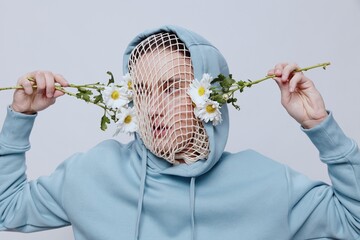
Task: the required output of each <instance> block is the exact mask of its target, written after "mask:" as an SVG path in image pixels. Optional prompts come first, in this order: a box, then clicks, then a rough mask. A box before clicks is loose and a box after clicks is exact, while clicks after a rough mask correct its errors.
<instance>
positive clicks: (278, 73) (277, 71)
mask: <svg viewBox="0 0 360 240" xmlns="http://www.w3.org/2000/svg"><path fill="white" fill-rule="evenodd" d="M286 65H287V63H278V64H276V65H275V68H274V75H275V76H277V77H281V76H282V72H283V69H284V67H285V66H286Z"/></svg>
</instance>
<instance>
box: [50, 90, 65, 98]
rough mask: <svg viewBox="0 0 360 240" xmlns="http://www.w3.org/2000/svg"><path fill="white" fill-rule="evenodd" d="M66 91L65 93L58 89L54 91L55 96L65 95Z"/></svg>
mask: <svg viewBox="0 0 360 240" xmlns="http://www.w3.org/2000/svg"><path fill="white" fill-rule="evenodd" d="M64 94H65V93H63V92H62V91H59V90H56V91H55V92H54V96H53V97H54V98H58V97H60V96H63V95H64Z"/></svg>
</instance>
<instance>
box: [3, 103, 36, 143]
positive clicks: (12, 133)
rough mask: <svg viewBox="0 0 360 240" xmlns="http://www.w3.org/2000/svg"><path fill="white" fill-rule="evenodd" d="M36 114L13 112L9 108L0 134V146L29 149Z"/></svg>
mask: <svg viewBox="0 0 360 240" xmlns="http://www.w3.org/2000/svg"><path fill="white" fill-rule="evenodd" d="M36 116H37V114H34V115H27V114H22V113H18V112H15V111H14V110H12V108H11V107H10V106H9V107H8V108H7V115H6V118H5V121H4V125H3V127H2V130H1V132H0V145H3V146H6V147H10V148H14V149H25V150H27V149H29V148H30V141H29V137H30V133H31V130H32V128H33V125H34V121H35V118H36Z"/></svg>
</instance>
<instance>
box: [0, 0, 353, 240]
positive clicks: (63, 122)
mask: <svg viewBox="0 0 360 240" xmlns="http://www.w3.org/2000/svg"><path fill="white" fill-rule="evenodd" d="M359 23H360V2H359V1H358V0H344V1H339V0H302V1H295V0H274V1H269V0H251V1H235V0H234V1H226V0H222V1H209V0H207V1H205V0H202V1H196V0H183V1H176V2H175V1H168V0H166V1H165V0H163V1H160V0H155V1H142V2H141V1H125V0H123V1H115V0H113V1H111V0H103V1H85V0H81V1H74V0H62V1H46V0H32V1H29V0H12V1H5V0H0V34H1V35H0V69H1V74H0V87H5V86H11V85H14V84H15V83H16V81H17V78H18V77H19V76H21V75H23V74H25V73H27V72H30V71H33V70H38V69H45V70H51V71H54V72H56V73H61V74H63V75H64V76H65V77H66V78H67V79H68V81H69V82H72V83H90V82H95V81H106V80H107V75H106V71H107V70H111V71H112V72H113V73H114V75H115V77H117V78H120V76H121V75H122V72H121V65H122V53H123V51H124V49H125V47H126V45H127V44H128V42H129V41H130V40H131V39H132V38H133V37H134V36H135V35H136V34H137V33H139V32H142V31H143V30H144V29H147V28H153V27H158V26H160V25H164V24H176V25H181V26H184V27H187V28H189V29H192V30H194V31H195V32H198V33H199V34H201V35H203V36H204V37H206V38H207V39H209V40H210V41H211V42H212V43H213V44H214V45H215V46H217V47H218V48H219V49H220V51H221V52H222V53H223V54H224V56H225V58H226V59H227V60H228V63H229V66H230V69H231V72H232V73H233V75H234V77H236V78H237V79H243V80H246V79H248V78H250V79H253V80H254V79H258V78H261V77H263V76H264V75H265V74H266V72H267V70H268V69H270V68H271V67H272V66H273V65H274V64H276V63H277V62H283V61H290V62H297V63H299V64H300V66H308V65H313V64H316V63H320V62H325V61H330V62H331V63H332V65H331V66H330V67H329V68H328V70H326V71H323V70H321V69H317V70H312V71H310V72H308V73H307V75H308V76H309V77H310V78H312V79H313V80H314V81H315V83H316V85H317V87H318V89H319V90H320V91H321V93H322V94H323V97H324V99H325V102H326V106H327V108H328V109H330V110H332V111H333V112H334V115H335V117H336V119H337V121H338V122H339V123H340V125H341V126H342V128H343V129H344V131H345V132H346V133H347V134H348V135H349V136H350V137H352V138H354V139H355V140H356V141H357V142H360V128H359V123H360V109H359V103H360V94H359V89H360V74H359V69H360V68H359V67H360V47H359V43H360V27H359ZM11 99H12V92H11V91H8V92H0V122H2V121H3V119H4V117H5V113H6V107H7V105H8V104H10V103H11ZM239 99H240V104H241V107H242V109H241V111H239V112H238V111H235V110H231V131H230V136H229V141H228V146H227V150H229V151H241V150H244V149H247V148H253V149H256V150H258V151H260V152H261V153H263V154H265V155H267V156H269V157H271V158H273V159H276V160H277V161H280V162H283V163H285V164H288V165H290V166H291V167H293V168H295V169H296V170H298V171H300V172H303V173H304V174H306V175H308V176H309V177H311V178H313V179H320V180H323V181H326V182H328V181H329V180H328V177H327V173H326V167H325V166H324V165H323V164H322V163H321V162H320V161H319V160H318V154H317V151H316V150H315V148H314V147H313V146H312V145H311V143H310V141H309V140H308V139H307V138H306V136H305V135H304V134H303V133H302V132H301V131H300V130H299V126H298V124H297V123H296V122H295V121H293V120H292V119H291V118H290V117H288V115H287V113H286V112H285V110H284V109H283V108H282V106H281V104H280V101H279V91H278V88H277V86H276V84H275V83H274V82H273V81H271V80H269V81H268V82H265V83H262V84H261V85H257V86H254V87H253V88H252V89H246V92H245V93H244V94H242V95H241V96H239ZM101 114H102V111H101V109H98V108H97V107H96V106H92V105H88V104H86V103H83V102H80V101H78V100H75V99H72V98H71V97H68V96H65V97H63V98H61V99H59V100H58V102H57V104H56V105H54V106H52V107H51V108H49V109H48V110H47V111H44V112H41V113H40V114H39V116H38V119H37V121H36V125H35V127H34V130H33V134H32V136H31V142H32V149H31V151H30V152H29V153H28V154H27V157H28V161H27V164H28V172H27V173H28V177H29V178H30V179H34V178H37V177H38V176H40V175H47V174H50V173H51V172H52V171H53V170H54V168H55V167H56V166H57V165H58V164H59V163H60V162H62V161H63V160H64V159H65V158H67V157H68V156H70V155H71V154H73V153H74V152H78V151H86V150H87V149H89V148H91V147H92V146H94V145H95V144H97V143H98V142H99V141H101V140H104V139H107V138H110V137H111V136H112V132H113V130H114V128H111V129H110V130H109V131H107V132H102V131H100V129H99V120H100V117H101ZM119 140H120V141H128V140H129V138H128V137H127V136H120V137H119ZM99 161H101V159H99ZM84 187H90V186H84ZM94 190H95V189H94ZM99 221H101V219H99ZM0 239H1V240H3V239H6V240H13V239H20V240H21V239H24V240H25V239H27V240H30V239H31V240H32V239H53V240H57V239H59V240H60V239H62V240H63V239H73V236H72V233H71V228H70V227H69V228H63V229H57V230H52V231H46V232H40V233H32V234H18V233H5V232H1V233H0Z"/></svg>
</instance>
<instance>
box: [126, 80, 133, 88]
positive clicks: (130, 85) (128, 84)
mask: <svg viewBox="0 0 360 240" xmlns="http://www.w3.org/2000/svg"><path fill="white" fill-rule="evenodd" d="M127 86H128V88H129V89H132V83H131V81H128V83H127Z"/></svg>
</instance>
